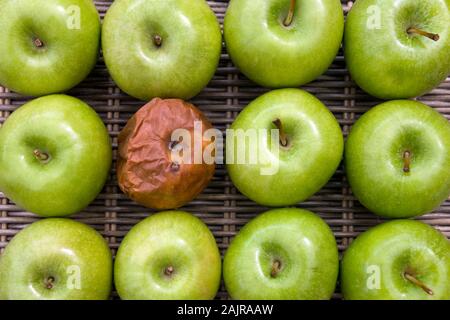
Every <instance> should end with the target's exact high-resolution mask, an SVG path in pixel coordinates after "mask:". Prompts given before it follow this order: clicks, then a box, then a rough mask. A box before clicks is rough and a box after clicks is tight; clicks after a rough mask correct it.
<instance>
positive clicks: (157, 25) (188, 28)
mask: <svg viewBox="0 0 450 320" xmlns="http://www.w3.org/2000/svg"><path fill="white" fill-rule="evenodd" d="M155 35H159V36H160V37H161V38H162V44H161V46H160V47H158V46H156V45H155V44H154V42H153V39H152V37H153V36H155ZM102 47H103V55H104V57H105V63H106V66H107V67H108V70H109V73H110V74H111V77H112V78H113V80H114V81H115V82H116V83H117V85H118V86H119V87H120V88H121V89H122V90H123V91H125V92H126V93H128V94H129V95H131V96H134V97H136V98H139V99H141V100H146V101H148V100H151V99H152V98H155V97H160V98H181V99H189V98H192V97H193V96H195V95H197V94H198V93H199V92H200V91H201V90H202V89H203V88H204V87H205V86H206V85H207V84H208V82H209V81H210V80H211V79H212V77H213V75H214V73H215V71H216V68H217V65H218V63H219V59H220V53H221V50H222V35H221V31H220V26H219V23H218V21H217V19H216V16H215V15H214V13H213V11H212V10H211V9H210V8H209V6H208V4H207V3H206V1H204V0H189V1H185V0H165V1H161V0H132V1H131V0H116V1H114V3H113V4H112V6H111V7H110V9H109V10H108V12H107V14H106V17H105V19H104V23H103V30H102Z"/></svg>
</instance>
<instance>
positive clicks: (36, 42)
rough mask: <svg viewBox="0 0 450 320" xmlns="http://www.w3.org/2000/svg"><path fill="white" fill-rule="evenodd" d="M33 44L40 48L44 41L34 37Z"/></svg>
mask: <svg viewBox="0 0 450 320" xmlns="http://www.w3.org/2000/svg"><path fill="white" fill-rule="evenodd" d="M33 44H34V45H35V46H36V48H42V47H43V46H44V43H43V42H42V40H41V39H39V38H35V39H34V40H33Z"/></svg>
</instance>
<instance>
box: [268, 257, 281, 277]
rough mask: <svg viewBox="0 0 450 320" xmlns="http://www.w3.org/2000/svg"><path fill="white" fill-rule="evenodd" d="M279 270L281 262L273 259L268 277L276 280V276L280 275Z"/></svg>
mask: <svg viewBox="0 0 450 320" xmlns="http://www.w3.org/2000/svg"><path fill="white" fill-rule="evenodd" d="M281 269H282V265H281V261H280V260H278V259H275V260H274V261H273V262H272V270H271V271H270V276H271V277H272V278H276V277H277V275H278V274H279V273H280V271H281Z"/></svg>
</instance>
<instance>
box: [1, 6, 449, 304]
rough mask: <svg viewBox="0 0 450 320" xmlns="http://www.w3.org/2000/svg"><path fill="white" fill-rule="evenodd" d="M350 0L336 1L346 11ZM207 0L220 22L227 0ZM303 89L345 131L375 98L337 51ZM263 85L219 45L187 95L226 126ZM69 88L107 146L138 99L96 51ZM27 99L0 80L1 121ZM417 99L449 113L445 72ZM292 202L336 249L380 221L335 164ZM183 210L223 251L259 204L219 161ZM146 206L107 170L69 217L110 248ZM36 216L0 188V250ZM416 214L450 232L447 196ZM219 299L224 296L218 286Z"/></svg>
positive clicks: (144, 212)
mask: <svg viewBox="0 0 450 320" xmlns="http://www.w3.org/2000/svg"><path fill="white" fill-rule="evenodd" d="M111 2H112V0H104V1H95V3H96V5H97V8H98V10H99V12H100V15H101V16H102V17H103V16H104V14H105V12H106V10H107V9H108V7H109V6H110V4H111ZM352 2H353V1H344V0H342V6H343V9H344V11H345V12H347V11H348V9H349V8H350V6H351V4H352ZM208 3H209V4H210V6H211V7H212V8H213V10H214V11H215V13H216V14H217V17H218V19H219V20H220V22H221V23H222V21H223V17H224V14H225V11H226V8H227V5H228V0H218V1H208ZM304 89H306V90H307V91H309V92H311V93H313V94H314V95H316V96H317V97H318V98H319V99H320V100H322V102H324V103H325V105H326V106H328V107H329V108H330V110H331V111H332V112H333V113H334V115H335V116H336V118H337V119H338V121H339V123H340V124H341V127H342V131H343V133H344V135H345V136H346V135H347V134H348V132H349V130H350V128H351V126H352V124H353V123H354V122H355V121H356V120H357V119H358V117H359V116H361V115H362V114H363V113H364V112H366V111H367V110H368V109H369V108H371V107H372V106H374V105H375V104H377V103H379V101H377V100H375V99H374V98H372V97H370V96H368V95H367V94H365V93H364V92H362V91H361V90H360V89H359V88H357V87H356V85H355V84H354V83H353V82H352V81H351V79H350V76H349V74H348V72H347V70H346V67H345V63H344V58H343V55H342V52H340V53H339V54H338V56H337V57H336V59H335V61H334V63H333V65H332V66H331V67H330V68H329V70H328V71H327V72H326V74H325V75H323V76H321V77H320V78H319V79H317V80H316V81H314V82H313V83H310V84H308V85H306V86H304ZM265 91H266V90H265V89H263V88H261V87H258V86H257V85H255V84H254V83H252V82H250V81H249V80H247V79H246V78H245V77H244V76H242V75H241V74H240V73H239V71H238V70H237V69H236V68H235V67H234V66H233V64H232V62H231V60H230V59H229V57H228V55H227V53H226V50H225V49H223V53H222V58H221V61H220V65H219V68H218V69H217V72H216V75H215V77H214V79H213V80H212V81H211V83H210V84H209V86H208V87H207V88H205V89H204V90H203V92H202V93H201V94H200V95H199V96H197V97H196V98H194V99H193V100H192V102H193V103H194V104H195V105H197V106H198V107H199V108H200V109H201V110H203V111H204V112H205V114H206V115H207V116H208V117H209V119H210V120H211V121H212V123H213V124H214V125H215V127H217V128H219V129H221V130H225V129H226V128H227V126H229V125H230V124H231V123H232V122H233V119H234V118H235V117H236V115H237V114H238V113H239V112H240V111H241V110H242V108H244V107H245V106H246V105H247V104H248V103H249V102H250V101H251V100H253V99H255V98H256V97H257V96H259V95H261V94H262V93H264V92H265ZM68 94H70V95H73V96H75V97H78V98H80V99H82V100H84V101H85V102H87V103H88V104H89V105H91V106H92V107H93V108H95V110H96V111H97V112H98V113H99V114H100V116H101V117H102V119H103V121H104V122H105V124H106V125H107V127H108V130H109V132H110V135H111V137H112V141H113V147H114V153H116V149H117V135H118V133H119V131H120V130H121V128H122V127H123V126H124V125H125V123H126V122H127V120H128V119H129V118H130V117H131V116H132V114H133V113H134V112H135V111H136V110H137V109H138V108H139V107H140V106H142V105H143V104H144V103H143V102H142V101H137V100H135V99H133V98H131V97H129V96H127V95H126V94H124V93H122V92H121V91H120V90H119V88H117V87H116V86H115V84H114V82H113V81H112V80H111V79H110V77H109V75H108V72H107V70H106V68H105V65H104V63H103V60H102V58H100V59H99V61H98V63H97V66H96V67H95V70H94V71H93V72H92V74H91V75H90V76H89V77H88V78H87V79H86V80H85V81H84V82H83V83H81V84H80V85H78V86H77V87H76V88H74V89H72V90H71V91H70V92H68ZM28 100H30V98H29V97H23V96H21V95H18V94H16V93H12V92H8V90H6V89H5V88H2V87H0V123H3V121H5V119H6V118H7V117H8V115H9V114H10V113H11V112H13V111H14V110H15V109H16V108H18V107H19V106H21V105H22V104H24V103H25V102H26V101H28ZM419 100H421V101H423V102H424V103H426V104H428V105H430V106H432V107H434V108H436V110H438V111H439V112H441V113H442V114H443V115H444V116H445V117H447V119H450V78H449V79H447V81H446V82H445V83H442V84H441V85H440V86H439V88H437V89H435V90H434V91H433V92H431V93H430V94H428V95H426V96H424V97H421V98H420V99H419ZM299 207H302V208H306V209H309V210H312V211H313V212H315V213H317V214H319V215H320V216H321V217H322V218H324V219H325V220H326V222H327V223H328V224H329V225H330V226H331V228H332V229H333V231H334V234H335V236H336V240H337V243H338V246H339V250H340V251H341V252H342V251H343V250H345V248H346V247H347V246H348V244H349V243H350V241H351V240H352V239H353V238H355V237H356V236H357V235H358V234H359V233H361V232H362V231H364V230H366V229H367V228H369V227H371V226H374V225H376V224H378V223H380V222H381V219H380V218H378V217H377V216H375V215H373V214H371V213H370V212H368V211H367V210H366V209H365V208H363V207H362V206H361V205H360V204H359V203H358V201H357V200H356V199H355V198H354V197H353V196H352V193H351V190H350V188H349V186H348V183H347V182H346V178H345V176H344V174H343V170H342V167H340V168H339V170H338V171H337V172H336V174H335V175H334V177H333V178H332V179H331V180H330V182H329V183H328V184H327V185H326V186H325V187H324V188H323V189H322V190H321V191H320V192H319V193H317V194H316V195H315V196H313V197H312V198H311V199H309V200H308V201H306V202H305V203H302V204H300V205H299ZM182 209H183V210H186V211H189V212H192V213H194V214H195V215H197V216H198V217H200V218H201V219H203V221H204V222H205V223H207V225H208V226H209V228H210V229H211V231H212V232H213V233H214V235H215V237H216V240H217V244H218V245H219V248H220V249H221V250H222V252H224V251H225V250H226V248H227V246H228V244H229V243H230V240H231V239H232V237H233V236H234V235H235V234H236V232H237V231H239V229H240V228H241V227H242V226H243V225H244V224H245V223H246V222H247V221H249V220H250V219H251V218H253V217H255V216H256V215H257V214H259V213H261V212H263V211H264V210H265V209H266V208H264V207H261V206H258V205H256V204H255V203H253V202H252V201H250V200H248V199H247V198H245V197H244V196H242V195H240V194H239V192H238V191H237V190H236V189H235V188H234V187H233V184H232V183H231V181H230V179H229V178H228V176H227V174H226V170H225V168H224V167H223V166H219V167H218V168H217V171H216V175H215V177H214V179H213V181H212V182H211V183H210V184H209V186H208V188H207V189H205V191H204V192H203V194H201V195H200V196H199V197H198V198H197V199H195V200H194V201H192V202H191V203H189V204H188V205H187V206H185V207H184V208H182ZM150 213H151V211H150V210H148V209H146V208H143V207H141V206H139V205H137V204H135V203H134V202H132V201H130V200H129V199H127V197H125V196H124V195H123V194H122V193H121V192H120V190H119V188H118V186H117V183H116V178H115V172H114V170H112V172H111V176H110V179H109V181H108V182H107V185H106V186H105V188H104V190H103V192H102V193H101V194H100V195H99V196H98V197H97V199H96V200H95V201H94V202H93V203H92V204H91V205H90V206H89V207H88V208H86V209H85V210H84V211H83V212H81V213H79V214H77V215H75V216H74V217H73V218H74V219H76V220H79V221H81V222H84V223H87V224H89V225H91V226H92V227H94V228H95V229H97V230H98V231H100V232H101V233H102V234H103V236H104V237H105V238H106V239H107V240H108V242H109V245H110V247H111V250H113V252H115V251H116V249H117V248H118V247H119V245H120V242H121V240H122V238H123V237H124V235H125V234H126V233H127V232H128V230H130V228H131V227H132V226H134V225H135V224H136V223H138V222H139V221H140V220H142V219H143V218H145V217H147V216H148V215H149V214H150ZM36 219H38V218H37V217H36V216H35V215H33V214H31V213H28V212H24V211H23V210H22V209H21V208H19V207H17V206H15V205H14V204H13V203H11V202H9V201H8V200H7V199H6V198H4V197H3V195H2V194H1V193H0V250H3V249H4V247H5V246H6V245H7V244H8V241H9V240H10V239H11V238H12V237H13V236H14V235H15V234H16V233H17V232H18V231H19V230H21V229H22V228H24V227H26V226H27V225H28V224H30V223H32V222H33V221H35V220H36ZM420 220H422V221H424V222H426V223H428V224H431V225H433V226H435V227H436V228H437V229H439V230H440V231H442V232H443V233H444V234H445V235H446V236H447V237H450V199H449V200H447V201H446V202H445V203H443V205H442V206H441V207H440V208H439V209H437V210H436V211H435V212H434V213H432V214H428V215H425V216H423V217H421V218H420ZM339 296H340V295H339V294H338V293H337V294H336V295H335V297H337V298H338V297H339ZM218 298H221V299H226V298H227V294H226V292H225V290H224V289H223V287H222V289H221V291H220V292H219V294H218Z"/></svg>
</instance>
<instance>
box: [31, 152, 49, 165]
mask: <svg viewBox="0 0 450 320" xmlns="http://www.w3.org/2000/svg"><path fill="white" fill-rule="evenodd" d="M33 154H34V156H35V157H36V159H38V160H39V161H42V162H45V161H48V160H49V159H50V156H49V155H48V153H45V152H42V151H41V150H38V149H36V150H34V151H33Z"/></svg>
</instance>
